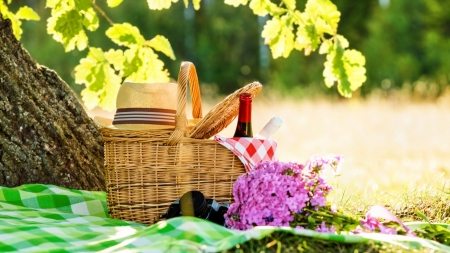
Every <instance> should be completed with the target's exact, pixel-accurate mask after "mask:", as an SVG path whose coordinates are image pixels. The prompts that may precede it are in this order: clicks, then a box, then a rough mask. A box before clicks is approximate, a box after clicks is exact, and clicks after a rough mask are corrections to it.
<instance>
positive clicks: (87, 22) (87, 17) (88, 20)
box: [82, 8, 99, 31]
mask: <svg viewBox="0 0 450 253" xmlns="http://www.w3.org/2000/svg"><path fill="white" fill-rule="evenodd" d="M82 13H83V26H84V27H86V29H88V30H89V31H95V30H97V28H98V26H99V20H98V16H97V13H95V11H94V9H93V8H88V9H87V10H86V11H83V12H82Z"/></svg>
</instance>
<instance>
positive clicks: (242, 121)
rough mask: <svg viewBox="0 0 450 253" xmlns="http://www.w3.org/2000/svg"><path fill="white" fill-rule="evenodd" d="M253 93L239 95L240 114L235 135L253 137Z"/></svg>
mask: <svg viewBox="0 0 450 253" xmlns="http://www.w3.org/2000/svg"><path fill="white" fill-rule="evenodd" d="M252 100H253V98H252V94H250V93H242V94H241V95H240V96H239V116H238V123H237V126H236V132H235V133H234V137H253V131H252Z"/></svg>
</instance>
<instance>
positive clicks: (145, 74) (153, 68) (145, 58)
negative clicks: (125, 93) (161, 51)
mask: <svg viewBox="0 0 450 253" xmlns="http://www.w3.org/2000/svg"><path fill="white" fill-rule="evenodd" d="M136 52H137V57H138V58H139V60H140V62H141V63H142V64H141V65H140V66H138V68H137V70H136V71H135V72H133V73H132V74H131V75H129V76H128V77H127V80H130V81H134V82H168V81H169V73H168V72H167V70H165V69H164V63H163V62H162V61H161V60H160V59H158V55H156V54H155V53H154V52H153V50H152V49H151V48H148V47H142V48H139V49H138V50H137V51H136Z"/></svg>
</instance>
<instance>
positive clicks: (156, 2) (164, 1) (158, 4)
mask: <svg viewBox="0 0 450 253" xmlns="http://www.w3.org/2000/svg"><path fill="white" fill-rule="evenodd" d="M147 2H148V7H149V8H150V10H162V9H169V8H170V6H171V5H172V2H174V3H175V2H178V0H147Z"/></svg>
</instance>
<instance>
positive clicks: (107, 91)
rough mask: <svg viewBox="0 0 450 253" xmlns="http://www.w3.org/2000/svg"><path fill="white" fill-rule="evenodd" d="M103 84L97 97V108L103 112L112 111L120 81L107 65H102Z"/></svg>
mask: <svg viewBox="0 0 450 253" xmlns="http://www.w3.org/2000/svg"><path fill="white" fill-rule="evenodd" d="M103 71H104V73H105V82H104V83H103V90H102V92H101V93H100V95H99V98H100V101H99V106H100V107H101V108H103V109H105V110H108V111H112V110H114V109H115V107H116V98H117V93H119V88H120V84H121V83H122V79H121V78H120V77H119V76H118V75H117V74H116V73H115V72H114V70H113V69H112V68H111V67H110V66H109V65H104V67H103Z"/></svg>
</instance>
